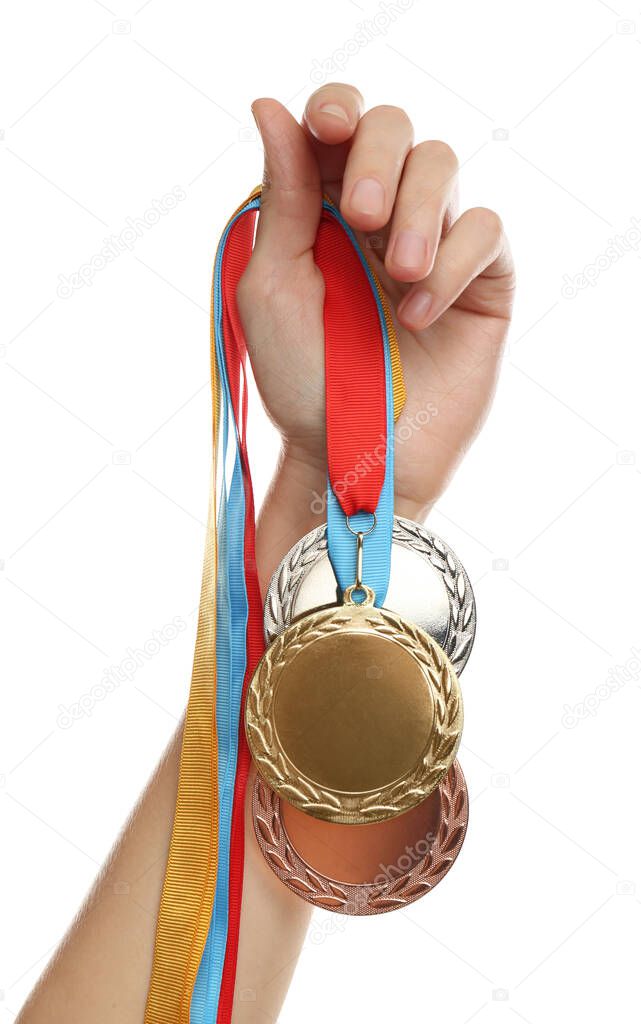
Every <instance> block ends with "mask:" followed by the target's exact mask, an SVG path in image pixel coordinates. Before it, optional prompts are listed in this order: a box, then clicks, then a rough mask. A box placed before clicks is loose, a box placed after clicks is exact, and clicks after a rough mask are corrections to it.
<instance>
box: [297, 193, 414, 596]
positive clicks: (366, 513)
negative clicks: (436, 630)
mask: <svg viewBox="0 0 641 1024" xmlns="http://www.w3.org/2000/svg"><path fill="white" fill-rule="evenodd" d="M324 205H325V209H326V210H327V211H328V212H329V213H330V214H331V215H332V217H333V218H334V219H333V220H329V221H328V220H325V219H323V220H322V221H321V225H320V229H319V232H318V236H317V240H316V246H315V249H314V256H315V259H316V262H317V263H318V266H319V267H320V269H321V270H322V271H323V275H324V276H325V280H326V296H325V409H326V427H327V465H328V475H329V487H328V493H327V540H328V548H329V557H330V559H331V562H332V566H333V569H334V573H335V574H336V578H337V580H338V584H339V587H340V589H341V591H344V590H346V588H347V587H349V586H351V585H352V584H353V583H354V581H355V580H356V576H357V571H356V570H357V552H358V551H359V550H360V557H361V558H362V565H361V564H359V566H358V568H362V582H363V583H365V584H367V585H368V586H369V587H371V589H372V590H373V591H374V593H375V595H376V604H377V605H381V604H383V602H384V600H385V595H386V594H387V587H388V584H389V572H390V558H391V550H392V528H393V525H394V415H395V393H396V397H397V399H398V401H397V405H398V412H399V413H400V406H401V405H402V402H403V400H404V397H405V395H404V389H403V385H402V376H401V374H400V363H399V361H398V346H397V343H396V335H395V332H394V325H393V322H392V316H391V312H390V309H389V306H388V304H387V301H386V299H385V297H384V294H383V291H382V289H381V287H380V285H379V283H378V280H377V278H376V276H375V274H374V272H373V271H372V269H371V268H370V266H369V265H368V263H367V261H366V260H365V257H364V256H363V254H362V252H361V250H360V249H359V247H358V244H357V242H356V239H355V237H354V235H353V233H352V231H351V229H350V227H349V226H348V225H347V224H346V223H345V221H344V220H343V219H342V218H341V217H340V215H339V214H338V212H337V211H336V210H335V208H334V207H333V206H331V205H330V204H329V203H328V202H326V203H325V204H324ZM393 366H395V367H396V374H394V372H393ZM394 376H396V380H397V384H396V389H395V388H394ZM359 533H360V534H362V537H361V540H360V542H359V545H357V544H356V541H355V536H354V535H355V534H356V535H358V534H359ZM365 538H366V539H365Z"/></svg>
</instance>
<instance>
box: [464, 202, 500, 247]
mask: <svg viewBox="0 0 641 1024" xmlns="http://www.w3.org/2000/svg"><path fill="white" fill-rule="evenodd" d="M469 216H470V217H471V218H472V219H473V221H474V225H475V227H476V229H477V231H480V232H482V233H483V234H484V235H485V236H486V237H487V238H489V239H490V240H491V241H493V242H498V240H499V239H500V238H501V236H502V235H503V221H502V220H501V218H500V217H499V215H498V213H496V212H495V211H494V210H488V209H487V207H485V206H475V207H474V208H473V209H471V210H470V211H469Z"/></svg>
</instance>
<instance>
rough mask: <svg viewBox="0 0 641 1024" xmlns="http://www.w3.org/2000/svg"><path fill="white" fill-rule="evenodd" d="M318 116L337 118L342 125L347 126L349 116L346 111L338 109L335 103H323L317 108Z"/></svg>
mask: <svg viewBox="0 0 641 1024" xmlns="http://www.w3.org/2000/svg"><path fill="white" fill-rule="evenodd" d="M318 112H319V114H329V115H330V117H337V118H338V119H339V120H340V121H342V122H343V124H349V116H348V114H347V111H346V110H343V108H342V107H339V106H338V104H337V103H323V104H322V105H321V106H320V107H319V108H318Z"/></svg>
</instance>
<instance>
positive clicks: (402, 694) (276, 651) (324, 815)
mask: <svg viewBox="0 0 641 1024" xmlns="http://www.w3.org/2000/svg"><path fill="white" fill-rule="evenodd" d="M365 589H366V590H367V588H365ZM347 593H348V592H346V595H347ZM373 597H374V595H373V593H372V591H369V592H368V595H367V603H365V602H364V603H363V604H360V605H358V604H354V603H353V602H352V601H351V599H350V600H348V599H347V598H346V603H345V604H343V605H341V606H340V607H337V608H327V609H321V610H319V611H315V612H311V613H310V614H309V615H305V616H303V617H302V618H300V619H297V620H295V621H294V622H293V623H292V624H291V625H290V626H289V627H288V628H287V629H286V630H285V631H284V632H282V633H280V634H279V635H278V636H277V637H276V639H275V640H274V641H273V643H272V644H271V645H270V647H269V648H268V649H267V651H266V652H265V654H264V655H263V658H262V659H261V661H260V663H259V665H258V667H257V668H256V671H255V673H254V676H253V678H252V681H251V683H250V686H249V690H248V694H247V704H246V731H247V740H248V743H249V747H250V750H251V752H252V756H253V758H254V761H255V763H256V767H257V768H258V770H259V772H260V773H261V775H262V776H263V778H264V779H265V781H266V782H267V783H268V784H269V785H270V786H271V787H272V788H273V789H275V790H276V791H277V792H278V793H279V794H280V795H281V796H282V797H284V798H285V799H286V800H288V801H289V803H291V804H293V805H294V806H295V807H298V808H299V809H300V810H302V811H305V812H306V813H308V814H311V815H313V816H315V817H318V818H321V819H323V820H325V821H333V822H337V823H341V824H355V825H356V824H369V823H371V822H375V821H382V820H384V819H386V818H393V817H395V816H396V815H397V814H402V813H404V812H405V811H408V810H410V809H411V808H412V807H414V806H415V805H416V804H418V803H420V802H421V801H422V800H424V799H425V798H426V797H427V796H429V794H430V793H431V792H432V791H433V790H434V789H435V788H436V787H437V786H438V784H439V783H440V781H441V779H442V778H443V776H444V775H445V773H446V772H447V770H448V768H449V767H450V765H451V763H452V761H453V760H454V757H455V756H456V750H457V747H458V744H459V740H460V734H461V728H462V725H463V710H462V702H461V695H460V688H459V683H458V679H457V677H456V673H455V672H454V669H453V667H452V665H451V663H450V662H449V660H448V658H447V656H446V655H445V653H444V651H443V650H442V649H441V648H440V647H439V645H438V644H437V643H436V641H435V640H433V639H432V637H430V636H428V635H427V634H426V633H423V631H422V630H420V629H418V628H417V627H416V626H414V625H413V624H412V623H407V622H405V621H404V620H403V619H401V618H400V617H399V616H398V615H395V614H394V613H392V612H389V611H386V610H381V609H378V608H374V607H373V606H372V601H373Z"/></svg>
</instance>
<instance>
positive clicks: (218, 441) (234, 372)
mask: <svg viewBox="0 0 641 1024" xmlns="http://www.w3.org/2000/svg"><path fill="white" fill-rule="evenodd" d="M259 205H260V190H259V189H258V190H255V191H254V192H253V193H252V194H251V196H250V197H249V199H248V200H247V201H246V202H245V203H244V204H243V205H242V206H241V207H239V209H238V210H237V211H236V212H235V213H234V215H233V216H232V218H231V220H230V221H229V223H228V225H227V227H226V229H225V231H224V233H223V236H222V239H221V242H220V245H219V248H218V252H217V256H216V265H215V270H214V281H213V293H212V322H211V330H212V334H211V350H212V402H213V407H214V412H215V424H216V429H215V431H214V480H213V484H212V497H211V503H210V517H209V524H208V529H207V545H206V556H205V566H204V571H203V585H202V593H201V604H200V612H199V625H198V636H197V642H196V656H195V661H194V673H193V677H192V685H191V689H190V695H189V704H188V707H187V713H186V720H185V729H184V735H183V746H182V752H181V761H180V776H179V784H178V799H177V803H176V814H175V819H174V825H173V832H172V838H171V845H170V850H169V858H168V863H167V870H166V875H165V882H164V887H163V894H162V900H161V905H160V912H159V917H158V925H157V932H156V946H155V951H154V962H153V970H152V977H151V982H150V987H149V995H148V999H147V1007H146V1012H145V1024H212V1022H213V1021H217V1022H218V1024H229V1022H230V1021H231V1015H232V1005H233V996H234V984H235V977H236V962H237V955H238V938H239V927H240V908H241V898H242V882H243V866H244V806H245V791H246V787H247V779H248V775H249V771H250V766H251V759H250V754H249V749H248V747H247V742H246V739H245V731H244V725H243V720H242V709H243V707H244V697H245V693H246V689H247V686H248V683H249V680H250V679H251V677H252V675H253V672H254V669H255V667H256V665H257V663H258V661H259V660H260V657H261V655H262V652H263V648H264V638H263V623H262V620H263V609H262V602H261V597H260V592H259V587H258V577H257V572H256V556H255V522H254V499H253V492H252V481H251V474H250V469H249V458H248V452H247V440H246V422H247V399H248V391H247V380H246V373H245V367H246V359H247V347H246V343H245V337H244V333H243V328H242V324H241V321H240V317H239V314H238V308H237V305H236V288H237V286H238V282H239V280H240V278H241V276H242V273H243V272H244V270H245V268H246V266H247V263H248V261H249V259H250V256H251V250H252V244H253V231H254V222H255V218H256V214H257V211H258V208H259ZM315 258H316V261H317V263H318V265H319V267H320V268H321V270H322V272H323V274H324V277H325V282H326V301H325V334H326V372H327V387H326V391H327V415H328V452H329V467H330V469H329V472H330V485H331V486H330V487H329V489H328V533H329V545H330V556H331V558H332V564H333V566H334V569H335V572H336V575H337V578H338V580H339V583H340V584H341V586H342V587H347V586H349V585H350V584H351V583H353V582H354V578H355V570H356V564H355V557H356V556H355V550H356V545H355V538H354V537H353V536H352V534H351V533H350V531H349V527H351V528H352V529H353V530H356V531H358V530H359V529H361V530H362V531H363V532H365V530H367V529H368V527H369V525H371V522H372V520H373V513H375V515H376V529H375V530H374V531H373V533H372V535H371V538H368V541H367V542H366V543H365V547H364V552H363V553H364V562H363V573H364V580H365V582H366V583H368V584H369V585H370V586H372V587H373V589H375V590H376V592H377V598H379V599H380V600H381V601H382V600H383V598H384V595H385V591H386V589H387V579H388V576H389V546H390V544H391V529H392V512H393V503H392V499H393V460H392V457H391V437H392V435H393V424H394V406H396V412H397V413H398V412H400V408H401V406H402V403H403V400H404V389H403V383H402V375H401V371H400V361H399V358H398V349H397V346H396V339H395V336H394V332H393V326H392V321H391V316H390V314H389V310H388V309H387V307H386V306H385V302H384V298H383V296H382V291H381V289H380V286H379V285H378V282H377V281H376V279H375V277H374V275H373V274H372V272H371V270H370V269H369V268H368V266H367V263H366V262H365V260H364V259H363V257H362V256H361V254H360V252H359V250H358V246H357V244H356V241H355V238H354V236H353V234H352V233H351V231H350V229H349V228H348V227H347V225H346V224H345V222H344V221H343V220H342V219H341V218H340V215H339V214H338V212H337V211H336V209H335V208H334V207H333V206H332V205H331V203H329V202H328V201H325V202H324V204H323V212H322V219H321V225H320V228H319V233H318V240H317V244H316V247H315ZM363 395H366V401H363ZM219 420H220V425H219V427H218V421H219ZM218 447H220V457H219V458H218V459H217V458H216V454H217V449H218ZM358 456H362V457H363V458H364V460H365V461H364V462H363V464H362V465H360V463H359V458H358ZM359 465H360V469H359ZM347 516H348V517H349V519H346V517H347Z"/></svg>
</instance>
